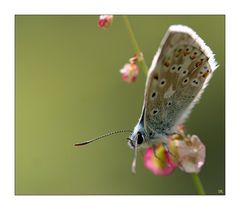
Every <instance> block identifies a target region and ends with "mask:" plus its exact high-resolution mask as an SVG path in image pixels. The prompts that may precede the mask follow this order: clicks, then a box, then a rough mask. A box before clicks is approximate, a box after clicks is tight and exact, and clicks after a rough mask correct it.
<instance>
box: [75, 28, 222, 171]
mask: <svg viewBox="0 0 240 210" xmlns="http://www.w3.org/2000/svg"><path fill="white" fill-rule="evenodd" d="M217 67H218V65H217V62H216V61H215V58H214V54H213V52H212V51H211V49H210V48H209V47H208V46H207V45H206V44H205V43H204V41H203V40H202V39H201V38H200V37H199V36H198V35H197V34H196V32H194V31H193V30H192V29H191V28H189V27H187V26H183V25H172V26H170V27H169V29H168V30H167V32H166V34H165V36H164V38H163V40H162V42H161V44H160V47H159V48H158V50H157V53H156V54H155V56H154V58H153V61H152V64H151V66H150V68H149V71H148V75H147V80H146V85H145V93H144V102H143V108H142V113H141V116H140V118H139V121H138V123H137V124H136V126H135V127H134V129H133V131H131V130H121V131H115V132H110V133H108V134H105V135H103V136H99V137H97V138H95V139H92V140H88V141H85V142H82V143H78V144H75V146H80V145H85V144H88V143H90V142H93V141H96V140H99V139H101V138H103V137H106V136H109V135H112V134H115V133H121V132H131V134H130V136H129V138H128V145H129V146H130V148H132V149H134V151H135V158H134V161H133V164H132V170H133V171H135V169H134V168H135V166H136V156H137V150H138V149H139V148H145V147H149V146H152V145H156V144H164V145H167V137H168V136H170V135H172V134H174V133H176V132H177V126H178V125H179V124H182V123H184V121H185V120H186V118H187V117H188V115H189V114H190V112H191V110H192V108H193V107H194V105H195V104H196V103H197V102H198V101H199V99H200V97H201V95H202V93H203V91H204V89H205V88H206V86H207V84H208V82H209V80H210V79H211V77H212V74H213V72H214V70H215V69H216V68H217Z"/></svg>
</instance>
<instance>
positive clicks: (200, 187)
mask: <svg viewBox="0 0 240 210" xmlns="http://www.w3.org/2000/svg"><path fill="white" fill-rule="evenodd" d="M192 179H193V182H194V185H195V187H196V188H197V193H198V194H199V195H206V193H205V191H204V188H203V185H202V182H201V180H200V178H199V176H198V175H197V174H196V173H192Z"/></svg>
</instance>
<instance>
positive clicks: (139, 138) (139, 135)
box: [137, 132, 143, 145]
mask: <svg viewBox="0 0 240 210" xmlns="http://www.w3.org/2000/svg"><path fill="white" fill-rule="evenodd" d="M142 143H143V137H142V134H141V133H140V132H138V133H137V144H138V145H140V144H142Z"/></svg>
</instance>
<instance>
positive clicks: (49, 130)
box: [15, 15, 225, 195]
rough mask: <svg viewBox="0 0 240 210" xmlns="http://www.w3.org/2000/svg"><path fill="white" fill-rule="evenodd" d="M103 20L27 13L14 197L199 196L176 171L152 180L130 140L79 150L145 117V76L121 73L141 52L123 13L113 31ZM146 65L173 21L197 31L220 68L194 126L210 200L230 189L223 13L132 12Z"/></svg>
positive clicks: (19, 56)
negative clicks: (129, 77)
mask: <svg viewBox="0 0 240 210" xmlns="http://www.w3.org/2000/svg"><path fill="white" fill-rule="evenodd" d="M98 17H99V16H82V15H79V16H72V15H70V16H55V15H53V16H31V15H30V16H24V15H17V16H16V17H15V21H16V164H15V169H16V171H15V177H16V178H15V180H16V183H15V192H16V194H163V195H165V194H174V195H175V194H177V195H178V194H180V195H181V194H195V193H196V191H195V188H194V185H193V182H192V178H191V176H190V175H189V174H186V173H184V172H182V171H180V170H179V169H177V170H176V171H175V172H174V173H173V174H172V175H170V176H167V177H160V176H154V175H153V174H152V173H151V172H150V171H148V170H147V169H145V168H144V166H143V157H142V156H141V155H139V158H138V163H137V174H136V175H135V176H133V175H132V174H131V170H130V167H131V161H132V158H133V151H131V150H130V149H129V148H128V145H127V141H126V137H127V135H128V134H127V133H126V134H119V135H115V136H111V137H108V139H105V140H104V141H102V142H96V143H94V144H91V145H88V146H85V147H83V148H75V147H73V144H74V143H76V142H79V141H80V140H85V139H89V138H93V137H96V136H99V135H101V134H103V133H105V132H108V131H114V130H118V129H123V128H127V129H132V128H133V127H134V126H135V124H136V122H137V120H138V118H139V115H140V112H141V108H142V103H143V92H144V86H145V79H146V77H145V75H144V74H143V72H141V73H140V76H139V78H138V80H137V82H136V83H134V84H131V85H129V84H126V83H125V82H123V81H122V80H121V77H120V74H119V70H120V69H121V68H122V67H123V65H124V64H125V63H127V62H128V59H129V58H130V57H132V56H133V54H134V51H133V49H132V45H131V43H130V39H129V36H128V32H127V30H126V27H125V25H124V22H123V18H122V17H121V16H115V17H114V21H113V24H112V26H111V27H110V28H108V29H107V30H103V29H100V28H98V26H97V21H98ZM129 20H130V22H131V23H132V26H133V30H134V32H135V35H136V38H137V40H138V42H139V44H140V47H141V49H142V51H143V53H144V57H145V59H146V62H147V64H148V65H150V64H151V60H152V58H153V55H154V54H155V52H156V50H157V48H158V46H159V44H160V41H161V39H162V38H163V35H164V33H165V32H166V30H167V29H168V27H169V26H170V25H172V24H184V25H187V26H190V27H192V28H193V29H194V30H195V31H196V32H197V33H198V34H199V35H200V36H201V37H202V38H203V39H204V40H205V42H206V43H207V44H208V45H209V46H210V47H211V49H212V50H213V52H214V53H215V54H216V59H217V61H218V63H219V64H220V67H219V68H218V70H217V71H216V72H215V73H214V76H213V78H212V80H211V82H210V85H209V86H208V88H207V89H206V91H205V93H204V94H203V97H202V99H201V101H200V103H199V104H198V105H197V106H196V107H195V108H194V110H193V112H192V114H191V116H190V117H189V119H188V120H187V123H186V126H187V130H188V132H189V133H191V134H196V135H198V136H199V137H200V138H201V140H202V141H203V142H204V143H205V145H206V148H207V156H206V163H205V165H204V167H203V169H202V171H201V173H200V177H201V180H202V183H203V185H204V187H205V190H206V192H207V194H218V193H219V191H221V190H222V191H223V193H225V107H224V97H225V96H224V85H225V84H224V75H225V74H224V70H225V61H224V54H225V42H224V41H225V17H224V16H222V15H215V16H197V15H194V16H189V15H188V16H184V15H181V16H129Z"/></svg>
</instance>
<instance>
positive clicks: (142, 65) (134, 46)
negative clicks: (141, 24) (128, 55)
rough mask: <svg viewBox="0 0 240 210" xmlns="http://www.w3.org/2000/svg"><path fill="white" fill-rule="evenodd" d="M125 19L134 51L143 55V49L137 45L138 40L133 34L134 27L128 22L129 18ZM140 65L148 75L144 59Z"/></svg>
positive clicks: (125, 17) (124, 17)
mask: <svg viewBox="0 0 240 210" xmlns="http://www.w3.org/2000/svg"><path fill="white" fill-rule="evenodd" d="M123 19H124V23H125V25H126V28H127V30H128V34H129V36H130V39H131V42H132V45H133V48H134V51H135V52H137V54H138V55H139V54H140V53H141V49H140V47H139V45H138V43H137V40H136V37H135V35H134V32H133V29H132V26H131V24H130V22H129V20H128V17H127V16H123ZM138 63H139V65H141V67H142V69H143V71H144V73H145V74H146V75H147V72H148V67H147V64H146V62H145V60H144V59H142V60H140V61H139V62H138Z"/></svg>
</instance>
